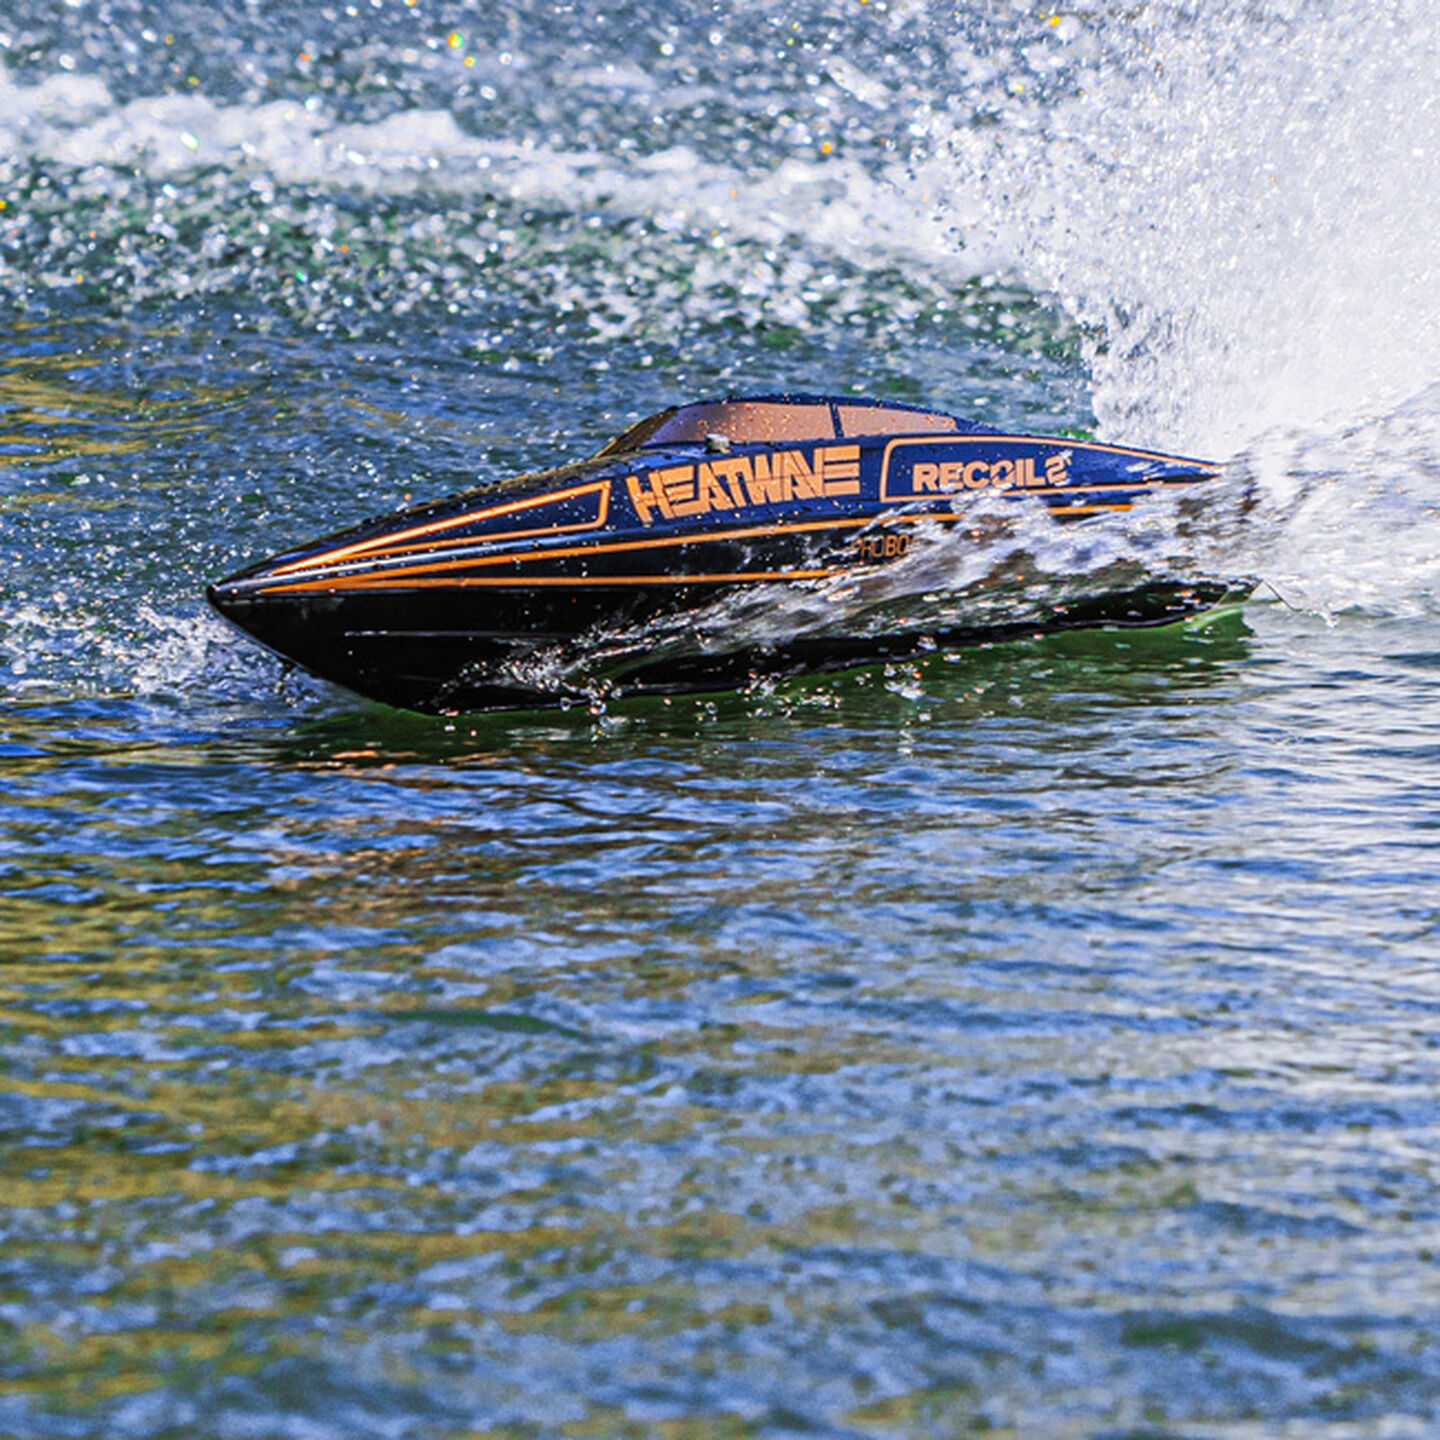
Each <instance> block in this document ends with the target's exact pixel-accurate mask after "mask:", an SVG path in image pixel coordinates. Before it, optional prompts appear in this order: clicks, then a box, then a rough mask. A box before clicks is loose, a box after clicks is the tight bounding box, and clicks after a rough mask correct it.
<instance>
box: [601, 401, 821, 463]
mask: <svg viewBox="0 0 1440 1440" xmlns="http://www.w3.org/2000/svg"><path fill="white" fill-rule="evenodd" d="M707 435H724V436H725V437H726V438H727V439H729V440H730V441H731V442H732V443H733V444H736V445H749V444H755V443H760V444H763V443H766V442H769V441H787V440H833V439H834V438H835V422H834V420H833V419H832V418H831V415H830V406H829V405H828V404H818V405H807V404H803V403H800V404H796V403H786V402H783V401H774V400H717V401H715V402H714V403H713V404H710V405H682V406H681V407H680V408H679V409H678V410H666V411H664V412H663V413H662V414H660V415H652V416H651V417H650V418H649V419H648V420H642V421H641V422H640V423H639V424H638V425H632V426H631V427H630V429H628V430H627V431H626V432H625V433H624V434H623V435H621V436H620V438H619V439H618V440H612V441H611V442H610V443H609V444H608V445H607V446H606V447H605V448H604V449H603V450H602V451H601V452H600V453H601V454H602V455H622V454H624V453H625V452H626V451H629V450H639V449H641V448H642V447H644V446H650V445H692V444H693V445H699V444H703V443H704V440H705V437H706V436H707Z"/></svg>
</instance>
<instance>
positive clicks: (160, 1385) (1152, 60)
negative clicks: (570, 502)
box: [0, 0, 1440, 1440]
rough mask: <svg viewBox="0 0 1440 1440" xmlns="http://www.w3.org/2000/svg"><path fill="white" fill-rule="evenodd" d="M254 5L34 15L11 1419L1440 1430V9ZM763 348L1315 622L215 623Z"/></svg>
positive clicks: (9, 1101)
mask: <svg viewBox="0 0 1440 1440" xmlns="http://www.w3.org/2000/svg"><path fill="white" fill-rule="evenodd" d="M230 8H233V9H235V10H237V11H238V10H243V13H240V14H231V13H228V11H226V10H225V9H224V7H222V8H221V9H217V8H216V7H214V6H213V5H207V6H202V5H198V4H190V3H180V0H172V3H167V4H152V3H147V0H131V3H125V4H108V5H101V4H97V3H91V0H81V3H78V4H71V5H67V6H65V7H56V6H53V5H52V4H50V3H48V0H8V3H7V5H6V8H5V9H4V10H3V12H0V203H3V208H0V294H3V299H4V303H5V306H6V316H7V324H6V326H5V329H4V333H3V335H0V561H3V567H0V689H3V694H4V698H5V704H4V709H3V717H0V1435H5V1436H9V1435H14V1436H17V1437H25V1440H31V1437H37V1440H39V1437H44V1440H50V1437H66V1440H69V1437H92V1436H93V1437H106V1440H109V1437H117V1436H118V1437H144V1440H171V1437H191V1436H211V1435H214V1436H222V1437H232V1436H233V1437H247V1440H248V1437H266V1440H269V1437H277V1440H278V1437H285V1440H295V1437H317V1440H330V1437H334V1440H342V1437H343V1440H353V1437H361V1436H363V1437H371V1436H374V1437H392V1436H393V1437H404V1440H409V1437H423V1440H460V1437H474V1436H480V1435H485V1436H500V1437H510V1440H521V1437H527V1440H528V1437H538V1436H545V1437H549V1436H556V1437H559V1436H585V1437H588V1436H614V1437H632V1436H651V1435H654V1436H662V1437H666V1440H688V1437H702V1436H703V1437H712V1436H719V1437H739V1436H765V1437H780V1436H792V1435H799V1434H802V1433H803V1434H810V1435H824V1436H835V1437H842V1436H844V1437H855V1436H866V1437H869V1436H877V1437H881V1436H961V1435H972V1434H973V1435H993V1436H1002V1437H1012V1440H1101V1437H1104V1440H1122V1437H1123V1440H1142V1437H1143V1440H1196V1437H1205V1440H1260V1437H1265V1440H1270V1437H1276V1436H1280V1437H1289V1440H1312V1437H1318V1440H1397V1437H1398V1440H1411V1437H1414V1440H1428V1437H1433V1436H1434V1435H1435V1434H1436V1433H1437V1432H1440V1099H1437V1088H1440V768H1437V761H1440V738H1437V735H1440V729H1437V723H1440V390H1437V388H1436V386H1437V382H1440V301H1437V299H1436V296H1437V295H1440V286H1437V279H1440V276H1437V272H1436V261H1435V259H1434V236H1435V219H1436V216H1435V201H1434V195H1435V194H1436V193H1437V189H1440V174H1437V165H1440V104H1437V101H1436V97H1435V93H1434V85H1433V77H1434V74H1435V73H1436V71H1437V67H1440V53H1437V52H1440V35H1437V32H1436V29H1435V26H1434V20H1433V15H1430V14H1428V12H1424V11H1422V10H1421V8H1420V7H1419V6H1418V4H1407V3H1400V0H1396V3H1382V4H1380V5H1378V6H1376V7H1373V8H1372V9H1371V10H1369V11H1367V12H1366V13H1365V14H1364V15H1360V14H1358V12H1352V11H1347V10H1346V9H1345V8H1344V7H1342V6H1340V5H1338V4H1336V5H1333V6H1331V5H1326V4H1320V5H1306V6H1300V5H1298V4H1295V5H1289V4H1279V3H1274V4H1271V3H1267V4H1264V5H1259V6H1256V5H1239V4H1237V5H1233V6H1231V5H1224V4H1222V5H1218V6H1216V7H1213V10H1212V13H1209V14H1207V15H1205V16H1201V17H1199V18H1197V17H1196V16H1194V15H1192V14H1189V13H1188V12H1185V11H1183V10H1182V9H1180V8H1178V7H1176V8H1171V7H1170V6H1168V5H1152V6H1144V7H1137V8H1135V9H1130V10H1125V11H1123V12H1122V11H1120V10H1119V9H1118V8H1116V9H1111V8H1109V7H1105V8H1102V9H1099V10H1093V11H1083V12H1075V13H1073V14H1072V13H1069V12H1067V11H1064V10H1056V11H1051V10H1038V9H1031V10H1021V9H1015V8H1012V7H1011V6H1009V5H1008V4H1000V3H994V4H991V5H989V6H987V7H982V8H979V9H977V10H975V11H974V12H973V13H972V12H967V13H966V14H965V15H964V16H962V17H957V16H956V15H954V14H953V13H952V12H951V11H950V10H949V9H948V8H944V9H942V8H939V7H927V6H923V5H919V4H910V3H905V0H890V3H888V4H887V3H885V0H869V3H868V4H858V3H857V4H855V5H851V6H845V7H843V8H842V7H838V6H832V7H827V6H824V5H821V4H818V3H812V0H795V3H792V4H790V5H787V6H785V7H778V6H777V7H766V6H759V5H751V4H748V3H744V0H737V3H735V4H733V5H731V6H728V7H724V8H719V7H717V8H713V9H712V8H711V7H709V6H707V5H693V4H688V3H683V4H680V5H659V4H656V3H645V4H642V5H640V6H639V7H631V8H628V9H626V10H624V11H614V12H610V11H601V10H598V9H592V8H589V7H580V6H571V5H560V4H557V5H544V6H518V5H514V6H485V7H480V6H478V5H472V4H467V3H458V0H455V3H432V0H416V3H413V4H409V3H405V0H364V3H357V4H351V5H341V4H337V5H333V6H328V7H323V8H317V7H315V6H312V5H308V4H306V5H300V4H293V5H287V4H274V5H268V6H265V7H258V6H254V7H230ZM784 388H794V389H825V390H833V391H837V392H844V391H853V392H855V393H864V394H876V395H881V396H885V397H891V398H898V399H902V400H907V401H916V402H920V403H925V404H932V405H936V406H939V407H943V408H953V409H955V410H957V411H959V412H960V413H964V414H970V415H973V416H974V417H975V418H977V419H980V420H984V421H988V422H991V423H996V424H1001V425H1006V426H1016V427H1020V426H1023V427H1026V428H1031V429H1042V430H1056V429H1059V430H1068V431H1071V432H1077V433H1085V434H1097V435H1100V436H1102V437H1104V438H1107V439H1114V440H1121V441H1125V440H1128V441H1131V442H1134V443H1137V444H1142V445H1159V446H1170V447H1174V448H1176V449H1180V450H1184V451H1190V452H1193V453H1199V454H1203V455H1209V456H1213V457H1215V458H1217V459H1221V460H1225V461H1227V462H1229V464H1230V465H1231V469H1232V475H1233V476H1235V477H1237V479H1238V480H1239V481H1242V482H1243V483H1245V484H1247V485H1249V486H1251V487H1253V489H1254V493H1255V495H1256V496H1257V497H1258V503H1257V505H1256V508H1255V509H1254V511H1253V512H1252V513H1251V515H1250V516H1249V517H1248V519H1247V520H1246V521H1245V523H1244V524H1243V525H1242V526H1239V527H1238V528H1237V527H1235V526H1233V525H1229V524H1227V526H1225V527H1224V528H1223V530H1222V531H1219V532H1216V533H1212V534H1206V533H1204V529H1203V527H1201V530H1200V533H1198V534H1197V533H1192V532H1191V530H1189V529H1187V528H1186V527H1185V526H1184V525H1182V524H1181V523H1180V522H1179V521H1178V520H1177V517H1176V516H1175V515H1173V514H1171V513H1169V512H1166V511H1164V510H1156V511H1153V512H1141V511H1137V512H1132V514H1131V515H1129V516H1125V517H1119V518H1117V519H1115V520H1107V521H1106V522H1104V523H1103V524H1101V525H1099V526H1095V527H1075V528H1072V529H1071V530H1069V531H1066V532H1064V534H1063V535H1060V534H1056V535H1050V534H1048V533H1039V532H1038V531H1037V532H1035V533H1032V534H1030V535H1028V536H1027V540H1026V543H1027V544H1028V545H1030V546H1031V547H1032V548H1033V549H1034V551H1035V554H1036V558H1037V559H1038V560H1039V561H1041V562H1043V563H1044V564H1046V565H1048V566H1050V567H1051V568H1052V569H1054V570H1055V571H1056V572H1057V573H1059V572H1060V571H1063V570H1064V568H1065V567H1066V566H1075V565H1091V564H1098V563H1102V562H1103V561H1104V560H1105V559H1106V557H1113V556H1116V555H1119V556H1126V555H1132V554H1135V553H1138V552H1141V551H1143V552H1144V553H1145V554H1147V555H1154V554H1156V553H1166V554H1169V553H1171V552H1174V553H1177V554H1178V553H1184V554H1187V555H1199V556H1200V557H1201V558H1202V559H1204V560H1205V561H1206V562H1207V563H1213V562H1215V561H1216V560H1217V557H1219V559H1220V560H1221V561H1223V562H1224V563H1225V564H1227V565H1231V566H1233V567H1234V569H1235V571H1236V573H1243V574H1247V575H1253V576H1256V577H1257V578H1258V579H1259V580H1260V582H1261V583H1260V585H1259V588H1258V589H1257V593H1256V596H1255V598H1254V599H1253V600H1252V601H1251V602H1250V603H1249V604H1248V605H1246V606H1245V607H1244V608H1243V609H1242V610H1239V611H1236V612H1230V613H1226V614H1222V615H1218V616H1216V617H1214V618H1212V619H1210V620H1208V621H1207V622H1203V623H1193V624H1190V625H1187V626H1183V627H1174V628H1170V629H1165V630H1157V631H1149V632H1138V633H1098V634H1073V635H1069V636H1063V637H1056V638H1050V639H1030V640H1023V641H1018V642H1014V643H1009V644H1004V645H994V646H989V647H983V648H977V649H974V650H971V651H965V652H957V653H953V654H938V653H937V654H930V655H927V656H924V657H922V659H921V660H920V661H919V662H918V663H916V664H913V665H912V664H906V665H897V666H890V667H873V668H868V669H862V670H857V671H853V672H849V673H846V674H844V675H840V676H826V677H817V678H812V679H808V680H806V679H801V680H794V681H789V682H786V683H784V684H779V685H767V686H763V687H759V688H757V689H755V690H753V691H751V692H749V693H745V694H731V695H714V696H701V697H693V698H685V699H675V700H672V701H668V702H666V701H659V700H646V701H632V702H619V703H612V704H610V705H608V706H606V705H605V704H603V703H601V702H599V701H598V700H597V702H596V703H594V704H593V705H589V706H586V705H577V706H574V707H572V708H570V709H568V710H558V709H557V710H554V711H550V712H537V713H531V714H523V713H513V714H500V715H478V716H458V717H454V718H452V719H448V720H445V719H441V720H428V719H421V718H418V717H412V716H407V715H404V714H401V713H400V712H395V711H389V710H385V709H383V708H381V707H378V706H372V705H367V704H364V703H362V702H360V701H358V700H356V699H354V698H352V697H349V696H347V695H345V694H344V693H342V692H340V691H337V690H333V689H330V688H327V687H325V686H323V685H321V684H319V683H318V682H313V681H310V680H307V679H305V678H304V677H302V676H297V675H295V674H287V673H286V672H284V671H283V670H282V668H281V666H280V665H279V663H278V662H276V661H274V660H273V659H271V658H270V657H268V656H266V655H264V654H263V653H261V652H259V651H258V650H257V649H255V648H254V647H253V646H251V645H249V644H248V643H247V642H246V641H245V640H244V639H243V638H242V637H240V636H238V635H237V634H235V633H233V632H231V631H229V630H228V629H226V627H224V626H223V625H222V624H221V623H220V622H218V621H217V620H215V619H214V618H213V617H211V616H210V615H209V614H208V613H207V612H206V610H205V608H204V604H203V600H202V597H201V591H202V587H203V585H204V584H205V583H206V582H207V581H209V580H211V579H214V578H216V577H217V576H219V575H221V574H225V573H228V572H229V571H231V570H234V569H236V568H238V566H240V565H241V564H243V563H246V562H248V561H250V560H252V559H255V558H259V557H260V556H263V555H265V554H268V553H271V552H273V551H275V550H278V549H280V548H281V547H282V546H284V545H286V544H288V543H290V542H292V541H295V540H297V539H304V538H308V537H310V536H312V535H314V534H316V533H319V532H320V531H322V530H326V529H329V528H334V527H336V526H338V525H340V524H342V523H346V522H348V521H350V520H352V519H355V518H358V517H359V516H362V515H366V514H371V513H376V512H379V511H381V510H384V509H386V508H389V507H391V506H393V505H395V504H397V503H399V502H401V501H402V500H403V499H405V498H406V497H411V498H417V499H418V498H422V497H426V496H438V495H441V494H445V493H448V492H449V491H452V490H455V489H458V488H461V487H462V486H467V485H470V484H473V483H475V482H476V480H477V478H483V477H485V476H488V475H496V476H499V475H503V474H507V473H512V472H514V471H516V470H520V469H523V468H528V467H533V466H536V465H539V464H543V463H546V462H548V461H550V460H552V459H555V458H567V457H570V456H578V455H583V454H585V453H588V452H590V451H593V449H594V448H596V446H597V444H598V443H599V442H600V441H601V440H602V439H604V438H607V437H608V436H610V435H612V434H614V433H616V432H618V431H619V430H620V429H621V428H623V426H624V425H625V424H626V423H628V421H629V420H630V419H632V418H634V417H635V416H637V415H640V414H643V413H646V412H648V411H650V410H653V409H656V408H659V407H661V406H663V405H666V404H670V403H674V402H676V401H678V400H683V399H688V398H693V397H697V396H702V395H715V394H720V393H724V392H726V391H733V390H746V389H757V390H776V389H784ZM964 565H965V556H964V555H962V554H959V553H957V555H956V557H955V566H956V572H955V573H956V574H957V575H959V574H961V573H962V572H963V570H964Z"/></svg>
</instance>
